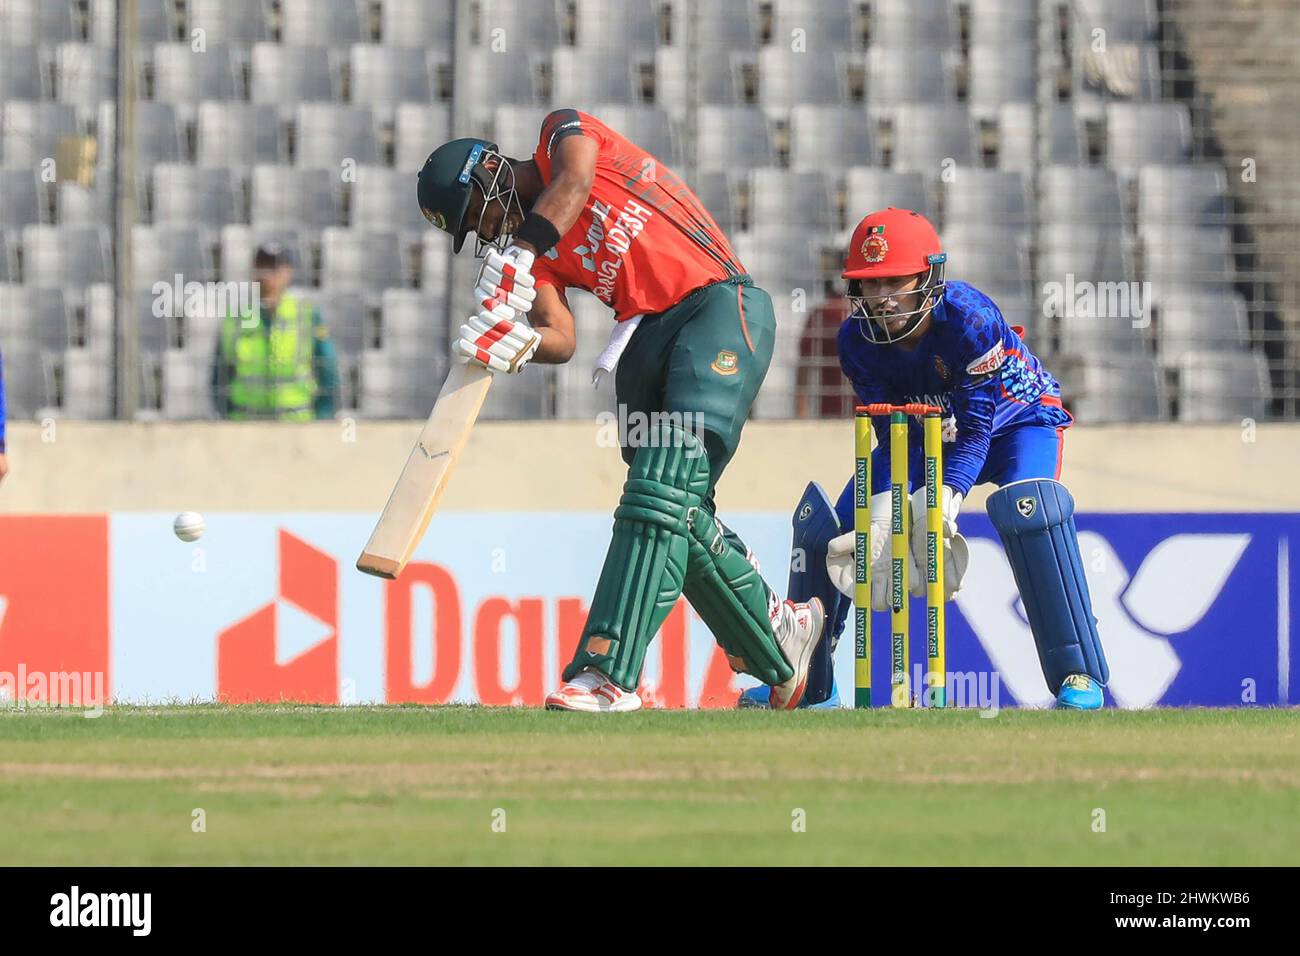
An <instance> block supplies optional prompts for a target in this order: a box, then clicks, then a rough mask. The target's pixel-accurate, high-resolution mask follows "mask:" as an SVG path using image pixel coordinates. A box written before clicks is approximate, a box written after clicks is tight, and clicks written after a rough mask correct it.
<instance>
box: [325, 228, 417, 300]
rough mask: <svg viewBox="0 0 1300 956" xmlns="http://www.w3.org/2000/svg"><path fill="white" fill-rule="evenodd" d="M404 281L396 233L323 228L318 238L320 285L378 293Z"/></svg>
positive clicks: (399, 285) (335, 288)
mask: <svg viewBox="0 0 1300 956" xmlns="http://www.w3.org/2000/svg"><path fill="white" fill-rule="evenodd" d="M404 285H406V280H405V276H404V275H403V274H402V258H401V252H400V249H399V247H398V242H397V236H396V234H394V233H392V232H362V231H360V230H354V229H338V228H331V229H326V230H325V232H324V234H323V236H322V240H321V286H322V287H323V288H325V289H327V290H331V291H332V290H338V289H342V290H351V291H354V292H364V293H372V294H374V295H375V296H378V294H379V293H380V292H382V291H383V290H384V289H389V288H401V287H402V286H404Z"/></svg>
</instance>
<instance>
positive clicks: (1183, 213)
mask: <svg viewBox="0 0 1300 956" xmlns="http://www.w3.org/2000/svg"><path fill="white" fill-rule="evenodd" d="M1137 182H1138V213H1137V218H1138V225H1139V226H1145V225H1158V224H1160V223H1181V224H1184V225H1188V226H1223V225H1227V224H1228V214H1229V199H1228V177H1227V174H1226V173H1225V172H1224V169H1223V167H1222V166H1219V165H1216V164H1211V163H1206V164H1201V165H1196V166H1143V167H1142V168H1141V169H1140V170H1138V180H1137Z"/></svg>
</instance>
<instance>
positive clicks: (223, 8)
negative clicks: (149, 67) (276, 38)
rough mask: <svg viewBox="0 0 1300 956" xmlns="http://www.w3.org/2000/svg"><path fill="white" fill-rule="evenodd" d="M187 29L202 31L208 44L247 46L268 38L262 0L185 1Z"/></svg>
mask: <svg viewBox="0 0 1300 956" xmlns="http://www.w3.org/2000/svg"><path fill="white" fill-rule="evenodd" d="M186 10H187V13H188V20H189V28H190V30H202V31H203V33H204V36H205V37H206V38H207V42H208V43H229V44H231V45H232V46H238V47H245V48H246V47H249V46H252V45H253V44H254V43H257V42H258V41H259V40H265V39H267V38H269V37H270V31H268V30H267V27H266V16H265V14H264V8H263V5H262V0H187V2H186Z"/></svg>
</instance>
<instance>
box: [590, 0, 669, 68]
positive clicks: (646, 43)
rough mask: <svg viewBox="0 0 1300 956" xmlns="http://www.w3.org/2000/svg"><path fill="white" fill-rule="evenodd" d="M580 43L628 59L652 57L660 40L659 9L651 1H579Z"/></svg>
mask: <svg viewBox="0 0 1300 956" xmlns="http://www.w3.org/2000/svg"><path fill="white" fill-rule="evenodd" d="M574 14H575V15H574V27H575V31H576V36H575V39H576V42H577V46H579V47H582V48H585V49H587V50H601V51H606V52H608V53H610V54H612V55H614V56H617V57H619V58H621V59H623V60H624V61H627V60H629V59H631V58H633V57H635V56H636V55H638V54H644V55H646V56H649V54H650V51H652V50H653V49H654V48H655V46H656V44H657V43H658V39H659V27H658V11H657V10H656V9H655V4H654V3H653V2H652V0H576V2H575V9H574Z"/></svg>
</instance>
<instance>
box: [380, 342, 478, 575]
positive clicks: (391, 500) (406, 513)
mask: <svg viewBox="0 0 1300 956" xmlns="http://www.w3.org/2000/svg"><path fill="white" fill-rule="evenodd" d="M491 387H492V372H490V371H488V370H487V369H485V368H483V367H482V366H479V365H473V366H471V365H468V364H466V363H463V362H456V363H455V364H453V365H452V368H451V371H450V372H449V373H448V374H447V380H446V381H445V382H443V385H442V390H441V391H440V392H439V393H438V400H437V401H436V402H435V403H434V406H433V411H432V412H430V413H429V419H428V421H426V422H425V423H424V428H423V429H421V431H420V437H419V439H418V440H417V441H416V443H415V447H414V448H412V449H411V454H410V455H409V456H408V457H407V459H406V464H405V465H404V466H403V468H402V473H401V475H399V476H398V478H397V484H396V485H394V486H393V491H392V494H390V495H389V496H388V503H387V504H386V505H384V510H383V513H382V514H380V516H379V520H378V521H377V522H376V523H375V530H374V531H373V532H372V533H371V535H370V540H369V541H367V542H366V546H365V549H364V550H363V551H362V552H361V556H360V557H359V558H357V570H358V571H364V572H365V573H366V574H373V575H375V576H376V577H381V578H388V579H389V580H392V579H394V578H396V577H397V576H398V575H399V574H401V573H402V569H403V568H405V567H406V562H408V561H409V560H411V555H412V554H413V553H414V552H415V549H416V547H417V546H418V545H419V543H420V539H421V538H423V537H424V532H425V529H427V528H428V527H429V522H430V521H431V520H432V519H433V516H434V514H435V513H436V512H437V510H438V502H439V501H441V500H442V495H443V492H444V491H446V490H447V484H448V482H449V481H450V480H451V473H452V471H454V470H455V468H456V463H457V462H458V461H459V460H460V454H461V452H462V451H463V450H464V448H465V443H466V442H467V441H468V440H469V435H470V432H471V431H473V429H474V422H475V421H477V420H478V414H479V411H480V410H481V409H482V408H483V402H484V400H485V399H486V398H487V393H488V389H489V388H491Z"/></svg>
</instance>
